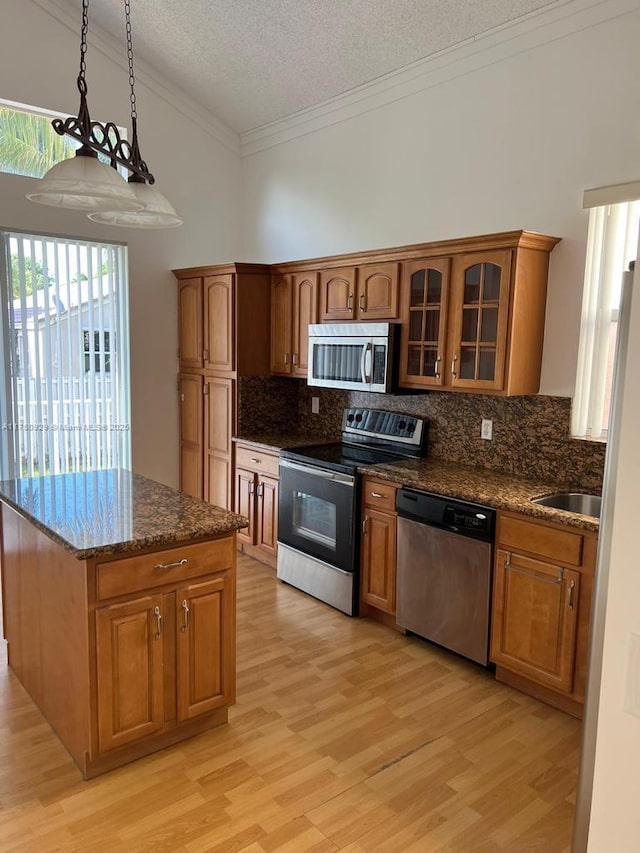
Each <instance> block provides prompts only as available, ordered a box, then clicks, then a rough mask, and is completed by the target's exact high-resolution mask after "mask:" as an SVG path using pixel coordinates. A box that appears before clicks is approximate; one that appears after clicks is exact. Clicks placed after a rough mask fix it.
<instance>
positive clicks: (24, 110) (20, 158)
mask: <svg viewBox="0 0 640 853" xmlns="http://www.w3.org/2000/svg"><path fill="white" fill-rule="evenodd" d="M55 117H56V114H54V113H46V112H44V111H37V110H36V108H35V107H33V108H29V107H23V106H22V105H19V104H9V103H6V102H5V103H3V102H2V101H0V172H8V173H10V174H13V175H26V176H27V177H29V178H41V177H43V175H44V174H45V173H46V172H47V171H48V170H49V169H50V168H51V167H52V166H53V165H55V164H56V163H59V162H60V160H66V159H68V158H69V157H73V155H74V152H75V150H76V148H77V147H78V145H77V143H76V142H75V140H73V139H71V137H69V136H59V135H58V134H57V133H56V132H55V130H54V129H53V128H52V126H51V120H52V119H53V118H55Z"/></svg>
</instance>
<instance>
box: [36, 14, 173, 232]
mask: <svg viewBox="0 0 640 853" xmlns="http://www.w3.org/2000/svg"><path fill="white" fill-rule="evenodd" d="M124 9H125V25H126V34H127V57H128V60H129V86H130V90H131V92H130V101H131V131H132V139H131V142H129V141H128V140H126V139H122V137H121V136H120V131H119V129H118V127H117V125H116V124H115V123H114V122H106V123H105V124H102V123H100V122H98V121H92V120H91V117H90V115H89V107H88V104H87V83H86V61H85V54H86V52H87V31H88V28H89V0H82V29H81V36H80V72H79V74H78V83H77V85H78V90H79V92H80V108H79V110H78V116H77V117H75V116H70V117H69V118H67V119H65V120H64V121H63V120H62V119H59V118H57V119H54V120H53V122H52V125H53V129H54V130H55V132H56V133H58V134H60V136H64V135H67V136H71V137H73V138H74V139H76V140H77V141H78V142H80V143H81V145H80V148H78V150H77V151H76V153H75V156H74V157H71V158H70V159H68V160H62V161H61V162H60V163H56V165H55V166H53V167H52V168H51V169H49V171H48V172H47V173H46V175H45V176H44V177H43V178H42V182H41V184H40V186H39V188H38V190H37V191H36V192H34V193H29V194H28V195H27V198H28V199H30V200H31V201H35V202H38V203H39V204H47V205H51V206H54V207H62V208H68V209H71V210H82V211H84V212H85V213H86V214H87V215H88V217H89V219H92V220H93V221H94V222H100V223H103V224H105V225H119V226H123V227H128V228H172V227H175V226H177V225H182V220H181V219H180V218H179V217H178V215H177V214H176V212H175V210H174V209H173V207H172V206H171V204H170V203H169V201H168V200H167V199H166V198H165V197H164V196H163V195H162V193H161V192H160V191H159V190H157V189H156V188H155V187H153V186H151V185H152V184H154V183H155V178H154V177H153V175H152V174H151V172H150V171H149V169H148V167H147V164H146V163H145V161H144V160H143V159H142V156H141V154H140V147H139V144H138V114H137V111H136V94H135V77H134V73H133V47H132V39H131V2H130V0H124ZM98 154H103V155H104V156H105V157H106V158H108V160H109V165H107V164H106V163H103V162H101V161H100V160H99V159H98ZM118 164H119V165H121V166H124V168H125V169H127V170H128V171H129V172H130V176H129V179H128V181H125V180H124V179H123V178H122V177H121V176H120V174H119V172H118V171H117V167H118Z"/></svg>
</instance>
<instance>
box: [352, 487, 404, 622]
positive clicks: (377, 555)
mask: <svg viewBox="0 0 640 853" xmlns="http://www.w3.org/2000/svg"><path fill="white" fill-rule="evenodd" d="M396 489H397V486H396V484H392V483H387V482H384V481H382V480H375V479H373V478H372V477H365V478H364V482H363V506H362V557H361V561H360V570H361V575H360V598H361V601H362V602H363V603H364V604H365V605H368V606H369V607H372V608H375V609H376V610H379V611H382V612H384V613H387V614H389V615H391V616H393V615H395V612H396V529H397V521H398V517H397V514H396V511H395V506H396ZM364 612H365V615H367V614H368V613H369V614H370V611H368V610H366V611H364Z"/></svg>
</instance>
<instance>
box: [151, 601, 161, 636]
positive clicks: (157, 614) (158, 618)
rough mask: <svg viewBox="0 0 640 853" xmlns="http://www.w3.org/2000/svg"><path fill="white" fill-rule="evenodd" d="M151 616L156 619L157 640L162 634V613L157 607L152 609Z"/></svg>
mask: <svg viewBox="0 0 640 853" xmlns="http://www.w3.org/2000/svg"><path fill="white" fill-rule="evenodd" d="M153 615H154V616H155V617H156V640H159V639H160V636H161V634H162V613H160V608H159V607H157V606H156V607H154V608H153Z"/></svg>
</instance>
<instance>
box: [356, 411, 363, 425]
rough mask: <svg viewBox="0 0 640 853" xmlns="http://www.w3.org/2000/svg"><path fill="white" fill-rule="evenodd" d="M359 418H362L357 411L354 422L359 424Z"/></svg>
mask: <svg viewBox="0 0 640 853" xmlns="http://www.w3.org/2000/svg"><path fill="white" fill-rule="evenodd" d="M361 420H362V415H361V414H360V412H358V414H357V415H356V423H357V424H359V423H360V421H361Z"/></svg>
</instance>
